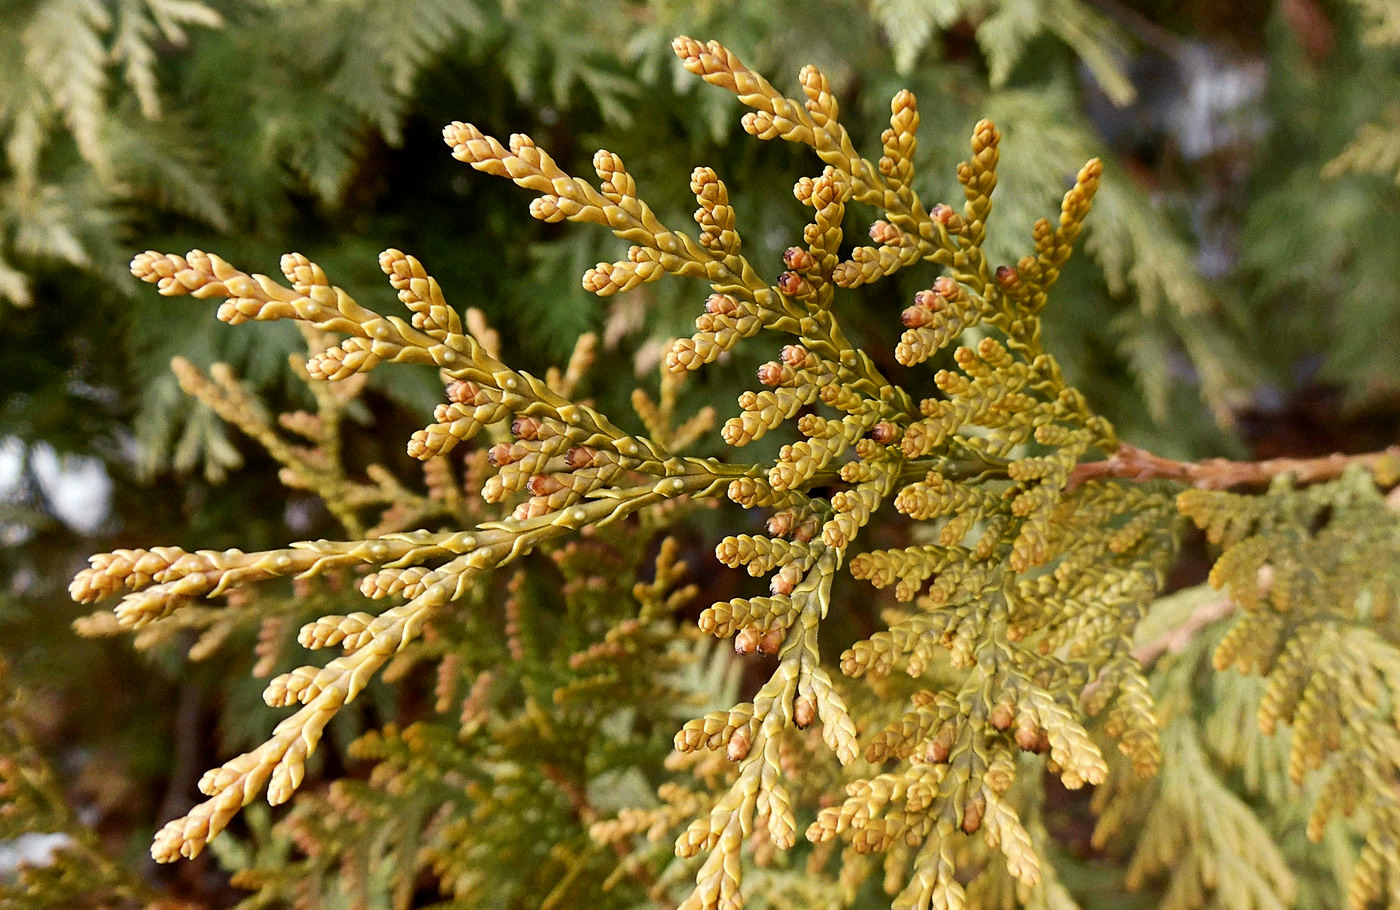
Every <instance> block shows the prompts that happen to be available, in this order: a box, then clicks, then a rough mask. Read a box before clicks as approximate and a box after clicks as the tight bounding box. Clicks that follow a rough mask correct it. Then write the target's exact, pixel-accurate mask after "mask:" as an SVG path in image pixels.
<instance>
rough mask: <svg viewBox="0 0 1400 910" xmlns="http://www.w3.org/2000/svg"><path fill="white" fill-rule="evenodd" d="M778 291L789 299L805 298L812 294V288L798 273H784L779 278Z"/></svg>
mask: <svg viewBox="0 0 1400 910" xmlns="http://www.w3.org/2000/svg"><path fill="white" fill-rule="evenodd" d="M778 290H780V291H782V292H783V293H784V294H786V295H788V296H789V297H805V296H807V295H808V294H810V293H812V286H811V285H810V284H808V283H807V279H806V278H803V277H802V276H801V275H799V274H797V273H796V272H783V273H782V274H781V275H779V276H778Z"/></svg>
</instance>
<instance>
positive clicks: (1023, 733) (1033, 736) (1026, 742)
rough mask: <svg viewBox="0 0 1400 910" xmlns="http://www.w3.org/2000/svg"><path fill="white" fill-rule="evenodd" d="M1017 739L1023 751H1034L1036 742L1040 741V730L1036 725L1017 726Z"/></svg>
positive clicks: (1017, 743)
mask: <svg viewBox="0 0 1400 910" xmlns="http://www.w3.org/2000/svg"><path fill="white" fill-rule="evenodd" d="M1015 739H1016V745H1017V746H1018V747H1020V748H1021V750H1022V751H1025V752H1034V751H1035V746H1036V743H1038V742H1039V741H1040V731H1039V730H1037V729H1036V728H1035V727H1017V728H1016V733H1015Z"/></svg>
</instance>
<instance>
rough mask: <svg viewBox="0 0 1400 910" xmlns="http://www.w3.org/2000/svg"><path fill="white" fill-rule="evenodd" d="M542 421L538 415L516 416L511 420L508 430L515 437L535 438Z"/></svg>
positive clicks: (542, 424)
mask: <svg viewBox="0 0 1400 910" xmlns="http://www.w3.org/2000/svg"><path fill="white" fill-rule="evenodd" d="M543 426H544V422H543V421H541V420H540V419H539V418H538V417H517V418H515V420H513V421H511V424H510V432H511V435H513V436H514V437H515V438H516V439H536V438H538V437H539V435H540V429H541V428H542V427H543Z"/></svg>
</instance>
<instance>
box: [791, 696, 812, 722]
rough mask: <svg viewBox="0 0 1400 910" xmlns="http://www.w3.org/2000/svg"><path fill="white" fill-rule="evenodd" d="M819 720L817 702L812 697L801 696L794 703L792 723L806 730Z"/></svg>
mask: <svg viewBox="0 0 1400 910" xmlns="http://www.w3.org/2000/svg"><path fill="white" fill-rule="evenodd" d="M816 719H817V701H816V699H814V698H812V696H810V695H799V696H797V700H796V701H795V702H793V703H792V722H793V723H795V724H797V726H798V728H799V729H803V730H805V729H806V728H808V727H810V726H812V724H813V723H814V722H815V721H816Z"/></svg>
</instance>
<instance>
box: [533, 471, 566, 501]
mask: <svg viewBox="0 0 1400 910" xmlns="http://www.w3.org/2000/svg"><path fill="white" fill-rule="evenodd" d="M525 489H527V490H529V491H530V495H531V496H548V495H549V494H551V493H558V492H559V491H560V490H562V489H564V484H563V482H562V481H560V480H559V478H558V477H555V476H554V475H553V474H536V475H535V476H533V477H531V478H530V479H529V480H528V481H526V483H525Z"/></svg>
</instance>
